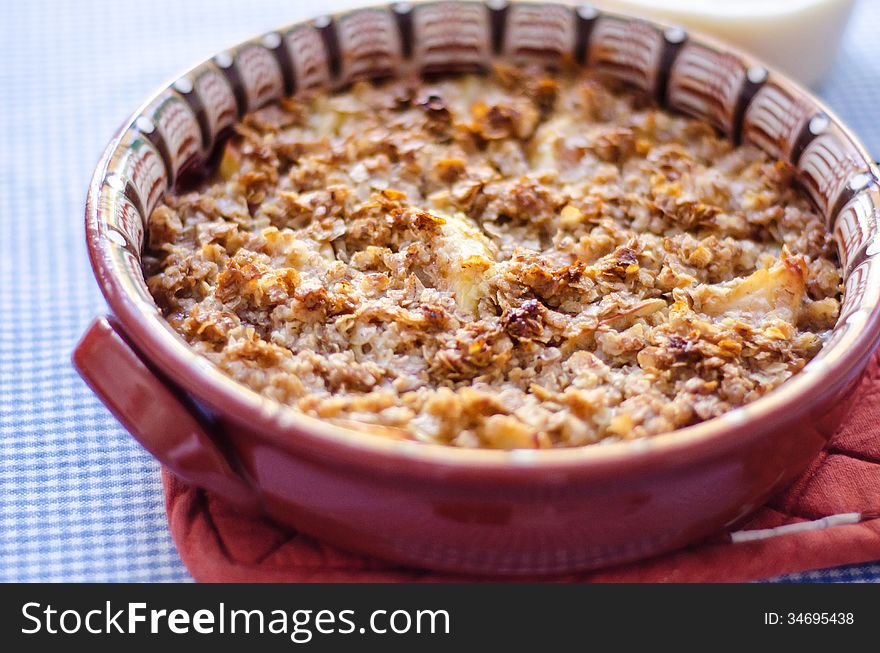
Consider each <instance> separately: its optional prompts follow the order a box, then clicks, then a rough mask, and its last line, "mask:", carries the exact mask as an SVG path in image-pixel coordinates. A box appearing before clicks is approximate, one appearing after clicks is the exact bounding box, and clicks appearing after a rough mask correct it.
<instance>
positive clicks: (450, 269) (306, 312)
mask: <svg viewBox="0 0 880 653" xmlns="http://www.w3.org/2000/svg"><path fill="white" fill-rule="evenodd" d="M145 273H146V275H147V279H148V285H149V288H150V291H151V292H152V294H153V296H154V297H155V299H156V301H157V303H158V305H159V306H160V307H161V309H162V310H163V313H164V315H165V316H166V318H167V320H168V321H169V322H170V324H171V325H172V326H173V327H174V328H175V329H176V330H177V331H178V332H179V333H180V334H181V335H182V336H183V337H184V338H185V339H186V340H187V341H188V342H189V343H190V344H191V345H192V346H193V347H194V348H195V349H196V350H197V351H199V352H200V353H201V354H203V355H204V356H206V357H207V358H209V359H210V360H211V361H213V362H214V363H215V364H216V365H217V366H218V367H219V368H220V369H221V370H223V371H224V372H225V373H226V374H228V375H230V376H231V377H233V378H234V379H236V380H237V381H239V382H241V383H243V384H245V385H246V386H249V387H250V388H252V389H253V390H255V391H257V392H259V393H260V394H262V395H264V396H266V397H269V398H272V399H275V400H277V401H279V402H282V403H284V404H287V405H289V406H292V407H294V408H296V409H298V410H300V411H302V412H304V413H307V414H309V415H312V416H316V417H319V418H322V419H324V420H327V421H330V422H333V423H335V424H338V425H342V426H345V427H349V428H354V429H358V430H361V431H364V432H368V433H375V434H379V435H382V436H387V437H392V438H407V439H414V440H418V441H424V442H434V443H441V444H447V445H454V446H461V447H491V448H502V449H512V448H533V447H540V448H545V447H564V446H578V445H586V444H592V443H597V442H602V441H613V440H620V439H623V440H626V439H632V438H641V437H646V436H652V435H656V434H660V433H666V432H668V431H672V430H674V429H677V428H680V427H684V426H687V425H690V424H694V423H697V422H701V421H703V420H707V419H710V418H712V417H716V416H718V415H721V414H722V413H724V412H725V411H728V410H730V409H732V408H734V407H737V406H741V405H743V404H746V403H748V402H750V401H753V400H754V399H757V398H758V397H760V396H762V395H764V394H766V393H767V392H769V391H771V390H772V389H774V388H775V387H777V386H778V385H779V384H780V383H782V382H784V381H785V380H786V379H788V378H789V377H790V376H791V375H792V374H795V373H796V372H797V371H798V370H800V369H801V368H802V367H803V366H804V365H805V364H806V362H807V361H809V360H810V358H812V357H813V356H814V355H815V354H816V353H817V351H818V350H819V349H820V347H821V346H822V344H823V341H824V340H825V338H826V337H827V335H828V333H829V331H830V329H831V328H832V326H833V325H834V322H835V319H836V317H837V314H838V310H839V305H838V297H839V292H840V281H841V279H840V272H839V268H838V264H837V260H836V255H835V251H834V245H833V241H832V240H831V238H830V236H829V235H828V233H827V231H826V229H825V226H824V223H823V221H822V219H821V218H820V216H819V214H818V213H817V212H816V211H815V210H814V209H813V208H812V207H811V205H810V204H809V202H808V201H807V199H806V197H805V196H804V195H803V194H802V192H801V191H800V190H799V189H798V188H797V187H796V185H795V184H794V172H793V170H792V168H791V167H790V166H789V165H787V164H785V163H782V162H779V161H773V160H771V159H769V158H768V157H767V156H766V155H764V154H763V153H762V152H760V151H759V150H757V149H756V148H754V147H751V146H740V147H736V146H734V145H732V144H731V143H730V142H728V141H727V140H724V139H723V138H721V137H719V136H718V135H717V134H716V133H715V132H714V131H713V129H712V128H711V127H709V126H708V125H707V124H705V123H703V122H699V121H696V120H692V119H689V118H685V117H681V116H676V115H673V114H670V113H668V112H666V111H664V110H661V109H658V108H657V107H656V106H655V105H654V104H652V103H651V102H649V101H648V100H647V99H646V98H644V97H641V96H638V95H634V94H633V93H631V92H629V91H626V90H624V89H622V88H615V87H614V85H613V84H612V83H611V82H609V81H607V80H602V79H600V78H598V77H596V76H595V75H592V74H585V73H580V72H578V73H575V72H568V73H564V74H559V75H555V76H550V75H548V74H547V73H544V72H540V71H537V70H522V69H518V68H513V67H497V68H496V69H495V70H494V71H493V73H492V74H491V75H488V76H462V77H456V78H451V79H446V80H441V81H422V80H417V79H409V80H395V81H390V82H385V83H382V84H376V85H374V84H371V83H366V82H362V83H358V84H356V85H355V86H353V87H352V88H351V89H350V90H348V91H346V92H342V93H338V94H328V93H324V92H312V93H308V94H305V95H300V96H298V97H296V98H295V99H287V100H284V101H282V102H280V103H277V104H274V105H271V106H268V107H266V108H264V109H261V110H259V111H257V112H255V113H252V114H250V115H248V116H247V117H246V118H245V119H244V120H243V121H242V123H241V124H240V125H238V126H237V128H236V133H235V135H234V136H233V138H232V139H231V140H230V141H229V142H228V144H227V146H226V149H225V151H224V153H223V155H222V160H221V161H220V165H219V173H218V176H217V177H216V178H214V179H213V180H211V181H210V182H208V183H205V184H203V185H202V186H201V187H200V188H199V189H198V190H197V191H193V192H187V193H180V194H176V195H171V196H169V197H167V198H166V200H165V203H164V204H163V205H161V206H160V207H159V208H157V209H156V210H155V211H154V213H153V214H152V217H151V220H150V229H149V251H148V255H147V256H146V257H145Z"/></svg>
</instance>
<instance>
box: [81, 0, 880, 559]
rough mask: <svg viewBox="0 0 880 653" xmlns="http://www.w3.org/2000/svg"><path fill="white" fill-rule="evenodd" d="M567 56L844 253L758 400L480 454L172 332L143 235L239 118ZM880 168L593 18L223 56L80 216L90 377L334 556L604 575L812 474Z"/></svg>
mask: <svg viewBox="0 0 880 653" xmlns="http://www.w3.org/2000/svg"><path fill="white" fill-rule="evenodd" d="M495 58H501V59H505V60H509V61H513V62H517V63H529V62H534V61H538V62H540V63H542V64H546V65H551V66H552V65H554V64H558V63H559V62H560V61H561V60H563V59H568V58H570V59H572V60H574V61H576V62H579V63H580V64H582V65H585V66H590V67H593V68H596V69H599V70H601V71H604V72H606V73H609V74H611V75H614V76H617V77H619V78H621V79H622V80H624V81H626V82H627V83H629V84H631V85H632V86H634V87H637V88H639V89H641V90H642V91H645V92H648V93H650V94H652V95H654V96H655V97H656V98H657V99H658V100H659V101H660V102H661V103H662V104H663V105H665V106H667V107H669V108H671V109H673V110H677V111H682V112H684V113H687V114H690V115H693V116H697V117H700V118H703V119H705V120H707V121H709V122H710V123H712V124H713V125H714V126H715V127H717V128H718V129H719V130H720V131H721V132H723V133H725V134H727V135H728V136H730V137H731V138H732V139H734V140H735V141H746V142H751V143H754V144H756V145H757V146H759V147H760V148H762V149H764V150H765V151H767V152H768V153H769V154H770V155H772V156H774V157H779V158H782V159H785V160H787V161H790V162H791V163H792V164H793V165H794V166H795V167H796V169H797V171H798V174H799V178H800V181H801V183H802V184H803V186H804V188H805V189H806V191H807V193H808V194H809V196H810V197H811V198H812V200H813V201H814V202H815V204H816V206H817V207H818V209H819V210H820V211H821V212H822V213H823V214H824V215H825V216H826V217H827V224H828V229H829V230H830V231H832V232H833V234H834V237H835V239H836V241H837V243H838V247H839V252H840V260H841V265H842V269H843V272H844V277H845V289H844V298H843V303H842V307H841V313H840V318H839V320H838V322H837V326H836V328H835V329H834V331H833V333H832V336H831V338H830V340H829V342H828V344H827V345H826V346H825V347H824V349H823V350H822V351H821V352H820V354H819V355H818V356H817V357H816V358H815V359H814V360H812V361H811V362H810V363H809V364H808V365H807V366H806V368H805V369H804V370H803V371H802V372H801V373H799V374H797V375H796V376H795V377H793V378H792V379H791V380H790V381H788V382H786V383H785V384H783V385H782V386H781V387H780V388H778V389H777V390H775V391H773V392H772V393H770V394H769V395H767V396H766V397H764V398H762V399H759V400H758V401H755V402H754V403H752V404H749V405H747V406H745V407H743V408H740V409H737V410H734V411H732V412H729V413H727V414H726V415H724V416H722V417H720V418H717V419H713V420H711V421H708V422H705V423H702V424H698V425H696V426H692V427H688V428H685V429H681V430H679V431H676V432H674V433H671V434H668V435H663V436H659V437H655V438H653V439H645V440H636V441H631V442H625V443H614V444H608V445H598V446H589V447H583V448H572V449H557V450H537V451H534V450H514V451H490V450H465V449H459V448H452V447H444V446H440V445H431V444H422V443H416V442H411V441H402V440H401V441H398V440H387V439H382V438H378V437H368V436H365V435H363V434H359V433H356V432H354V431H348V430H345V429H342V428H339V427H335V426H331V425H329V424H327V423H324V422H321V421H319V420H316V419H313V418H310V417H306V416H304V415H302V414H300V413H298V412H296V411H294V410H292V409H290V408H285V407H283V406H281V405H280V404H277V403H274V402H272V401H269V400H267V399H265V398H262V397H260V396H259V395H257V394H255V393H254V392H252V391H250V390H248V389H246V388H244V387H242V386H240V385H238V384H236V383H235V382H233V381H232V380H230V379H229V378H227V377H226V376H225V375H223V374H222V373H221V372H220V371H219V370H217V369H216V368H214V367H213V366H212V365H211V364H210V363H209V362H208V361H207V360H206V359H204V358H202V357H201V356H199V355H198V354H197V353H195V352H194V351H193V350H191V349H190V348H189V347H188V345H187V344H186V343H185V342H184V340H183V339H182V338H180V337H179V336H178V335H177V334H176V333H175V332H174V331H173V330H172V329H171V328H170V327H169V326H168V325H167V324H166V322H165V321H164V319H163V318H162V316H161V315H160V313H159V311H158V310H157V308H156V305H155V304H154V302H153V300H152V298H151V296H150V294H149V292H148V291H147V288H146V285H145V283H144V278H143V274H142V272H141V265H140V255H141V250H142V248H143V245H144V234H145V225H146V222H147V220H148V216H149V215H150V213H151V211H152V209H153V208H154V207H155V206H156V204H157V202H159V200H160V199H161V198H162V196H163V194H164V193H165V192H166V191H167V190H169V189H171V188H174V187H175V186H176V185H177V184H179V183H180V180H181V179H186V178H187V177H188V176H190V175H193V174H199V173H201V172H203V171H204V170H205V169H206V168H209V167H210V166H211V165H212V162H214V161H216V157H215V154H216V152H217V151H218V146H219V145H220V144H221V143H222V142H223V140H224V138H225V136H226V135H227V134H228V133H229V128H230V127H231V126H232V124H233V123H234V122H235V121H236V120H237V119H238V118H239V117H240V116H241V115H243V113H244V112H245V111H248V110H253V109H255V108H257V107H260V106H262V105H264V104H266V103H267V102H271V101H272V100H274V99H276V98H279V97H281V96H283V95H284V94H289V93H295V92H296V91H297V90H299V89H303V88H306V87H311V86H316V85H327V86H331V87H342V86H345V85H346V84H348V83H349V82H351V81H352V80H354V79H358V78H364V77H388V76H394V75H397V74H401V73H409V72H413V71H418V72H422V73H431V74H435V73H443V72H458V71H473V70H485V69H486V68H487V67H488V66H489V65H490V63H491V62H492V60H493V59H495ZM878 207H880V188H878V170H877V169H876V167H875V166H874V164H873V163H872V162H871V160H870V158H869V157H868V155H867V153H866V152H865V150H864V148H863V147H862V146H861V145H860V144H859V142H858V141H857V140H856V139H855V138H854V136H853V135H852V134H851V133H850V132H849V131H848V130H847V128H846V127H845V126H843V125H842V124H841V123H840V122H839V120H838V119H837V118H836V117H835V116H834V115H833V114H832V113H831V112H830V111H829V110H828V109H827V108H826V107H824V106H823V105H822V104H821V103H820V102H819V101H818V100H817V99H816V98H815V97H813V96H812V95H810V94H809V93H808V92H806V91H805V90H804V89H803V88H801V87H800V86H798V85H796V84H795V83H793V82H791V81H789V80H788V79H787V78H785V77H784V76H782V75H780V74H777V73H775V72H774V71H772V70H768V68H767V67H765V66H764V65H763V64H762V63H760V62H758V61H755V60H753V59H752V58H750V57H749V56H746V55H743V54H741V53H738V52H737V51H734V50H732V49H730V48H729V47H727V46H725V45H723V44H720V43H718V42H715V41H712V40H709V39H706V38H704V37H700V36H698V35H695V34H688V33H687V32H686V31H684V30H683V29H681V28H678V27H675V26H668V25H663V24H658V23H654V22H650V21H646V20H641V19H638V18H633V17H627V16H623V15H617V14H609V13H602V12H599V11H597V10H595V9H593V8H591V7H586V6H580V7H572V6H570V5H556V4H537V3H528V4H526V3H522V4H520V3H514V2H511V3H507V2H488V3H481V2H455V1H452V2H428V3H419V4H409V3H400V4H396V5H392V6H381V7H369V8H363V9H356V10H352V11H348V12H346V13H342V14H338V15H334V16H331V17H328V16H323V17H319V18H317V19H315V20H311V21H307V22H303V23H299V24H296V25H292V26H288V27H284V28H282V29H279V30H277V31H274V32H270V33H268V34H263V35H260V36H258V37H256V38H255V39H253V40H251V41H247V42H245V43H243V44H241V45H239V46H237V47H235V48H233V49H230V50H228V51H224V52H221V53H219V54H217V55H216V56H214V57H212V58H211V59H209V60H208V61H205V62H204V63H202V64H201V65H199V66H197V67H195V68H193V69H191V70H189V71H187V72H186V73H184V74H182V75H180V76H179V77H178V78H177V79H176V80H175V81H174V82H173V83H171V84H169V85H168V86H167V87H165V88H163V89H162V90H161V91H159V92H158V93H157V94H156V95H154V96H153V97H151V98H150V99H148V100H147V101H146V102H145V103H144V104H143V106H142V107H141V108H139V109H138V110H137V111H136V112H135V113H134V114H133V115H132V116H131V118H130V119H129V120H128V121H126V123H125V124H124V126H123V127H122V128H121V129H120V130H119V131H118V133H117V134H116V135H115V136H114V138H113V139H112V141H111V142H110V143H109V145H108V146H107V149H106V151H105V152H104V155H103V157H102V158H101V161H100V163H99V164H98V167H97V169H96V171H95V174H94V178H93V180H92V183H91V186H90V189H89V194H88V202H87V205H86V214H85V217H86V234H87V239H88V249H89V254H90V256H91V261H92V265H93V267H94V271H95V276H96V278H97V281H98V284H99V285H100V287H101V290H102V291H103V293H104V295H105V297H106V299H107V303H108V305H109V308H110V311H111V314H110V315H108V316H107V317H101V318H99V319H97V320H96V321H95V322H94V323H93V324H92V325H91V327H90V328H89V329H88V331H87V332H86V334H85V335H84V337H83V339H82V341H81V342H80V343H79V344H78V345H77V348H76V351H75V352H74V357H73V358H74V363H75V365H76V367H77V369H78V370H79V371H80V373H81V374H82V376H83V377H84V378H85V379H86V381H87V382H88V384H89V385H90V386H91V387H92V389H93V390H94V391H95V392H96V393H97V394H98V395H99V396H100V397H101V399H102V400H103V401H104V403H105V404H106V405H107V406H108V407H109V408H110V410H111V411H112V412H113V413H114V414H115V415H116V416H117V417H118V418H119V420H120V421H121V422H122V424H123V425H124V426H125V427H126V428H127V429H128V430H129V431H130V432H131V433H132V435H133V436H134V437H135V438H137V440H138V441H139V442H140V443H141V444H142V445H143V446H144V447H145V448H146V449H147V450H149V451H150V452H151V453H152V454H153V455H154V456H156V457H157V458H158V459H159V460H160V461H161V462H162V463H163V464H164V465H166V466H167V467H168V468H170V469H171V470H172V471H173V472H174V473H175V474H177V475H178V476H179V477H181V478H182V479H185V480H186V481H189V482H190V483H193V484H196V485H199V486H201V487H204V488H206V489H207V490H209V491H211V492H213V493H214V494H215V495H217V496H220V497H224V498H226V499H228V500H229V501H231V502H234V503H235V504H237V505H238V506H240V507H241V508H242V509H243V510H246V511H252V512H261V513H265V514H267V515H270V516H271V517H273V518H274V519H276V520H278V521H281V522H284V523H287V524H290V525H292V526H294V527H296V528H298V529H300V530H301V531H303V532H305V533H308V534H311V535H314V536H316V537H318V538H322V539H324V540H326V541H327V542H331V543H333V544H336V545H338V546H341V547H344V548H347V549H351V550H356V551H360V552H364V553H368V554H372V555H376V556H379V557H382V558H385V559H389V560H394V561H397V562H401V563H406V564H410V565H416V566H420V567H428V568H435V569H442V570H450V571H457V572H471V573H492V574H548V573H554V572H562V571H570V570H575V569H587V568H595V567H599V566H603V565H608V564H612V563H617V562H622V561H627V560H633V559H636V558H641V557H646V556H649V555H653V554H657V553H660V552H663V551H668V550H671V549H675V548H677V547H681V546H683V545H686V544H688V543H690V542H693V541H695V540H698V539H700V538H703V537H705V536H708V535H710V534H713V533H715V532H717V531H719V530H722V529H725V528H728V527H730V526H731V525H734V524H735V523H736V522H738V521H740V520H741V519H743V518H744V517H745V516H746V515H748V514H749V513H750V512H751V511H753V510H754V509H755V508H756V507H758V506H760V505H761V504H762V503H763V502H764V501H766V500H767V498H768V497H770V495H771V494H772V493H773V492H775V491H776V490H778V489H779V488H780V487H782V486H784V485H785V484H786V483H787V482H789V481H790V480H791V479H792V478H793V477H794V476H795V475H796V474H798V473H799V472H800V471H801V470H803V469H804V468H805V466H806V465H807V464H808V463H809V461H810V460H811V459H812V458H813V457H814V456H815V455H816V454H817V453H818V452H819V450H820V449H821V448H822V447H823V445H824V444H825V442H827V440H828V439H829V437H830V436H831V435H832V433H833V432H834V430H835V428H836V427H837V425H838V424H839V423H840V422H841V420H842V419H843V418H844V416H845V415H846V413H847V406H848V401H849V399H850V397H851V395H852V390H853V388H854V385H855V384H856V382H857V381H858V379H859V377H860V376H861V374H862V371H863V369H864V367H865V365H866V363H867V361H868V359H869V357H870V356H871V354H872V352H873V350H874V348H875V345H876V343H877V340H878V334H880V326H878V320H880V309H878V299H880V259H878V252H880V247H878V237H877V214H878Z"/></svg>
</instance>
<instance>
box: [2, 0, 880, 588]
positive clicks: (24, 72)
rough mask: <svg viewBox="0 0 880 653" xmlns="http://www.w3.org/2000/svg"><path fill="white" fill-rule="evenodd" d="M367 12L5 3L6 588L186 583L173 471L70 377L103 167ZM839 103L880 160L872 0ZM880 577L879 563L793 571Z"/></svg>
mask: <svg viewBox="0 0 880 653" xmlns="http://www.w3.org/2000/svg"><path fill="white" fill-rule="evenodd" d="M349 4H356V2H327V1H326V0H325V1H324V2H322V3H317V4H314V3H307V2H301V1H300V0H259V1H256V0H250V1H248V2H242V1H241V0H231V1H230V0H185V1H183V2H181V1H180V0H150V1H149V2H134V1H129V2H125V1H122V0H88V1H86V0H83V1H81V2H61V1H57V2H52V1H50V0H29V1H28V2H4V3H2V7H0V270H2V271H0V581H185V580H188V579H189V575H188V573H187V571H186V569H185V568H184V567H183V565H182V564H181V562H180V560H179V558H178V556H177V553H176V551H175V549H174V545H173V543H172V542H171V538H170V535H169V533H168V527H167V523H166V520H165V513H164V506H163V501H162V487H161V482H160V477H159V466H158V464H157V463H156V462H155V461H154V460H153V459H152V458H151V457H150V456H149V455H148V454H146V453H145V452H144V451H143V450H141V449H140V448H139V447H138V446H137V445H136V444H135V443H134V441H133V440H132V439H131V438H130V437H129V436H128V435H127V434H126V433H125V432H124V431H123V430H122V429H121V428H120V426H119V425H118V424H117V423H116V421H115V420H114V419H113V418H112V417H110V415H109V414H108V413H107V411H106V410H105V409H104V407H103V406H102V405H101V404H100V403H99V402H98V400H97V399H96V398H95V397H94V396H93V395H92V394H91V392H90V391H89V390H88V389H87V388H86V386H85V385H84V384H83V383H82V382H81V381H80V379H79V377H78V376H77V375H76V373H75V372H74V371H73V369H72V368H71V366H70V363H69V358H70V352H71V349H72V348H73V345H74V343H75V342H76V340H77V339H78V337H79V336H80V334H81V333H82V331H83V330H84V329H85V327H86V325H87V324H88V323H89V321H90V319H91V318H92V317H93V316H94V315H96V314H99V313H102V312H104V311H105V310H106V306H105V304H104V302H103V300H102V298H101V296H100V293H99V292H98V289H97V286H96V285H95V282H94V280H93V278H92V273H91V269H90V267H89V264H88V259H87V256H86V250H85V244H84V238H83V226H82V212H83V205H84V201H85V193H86V188H87V186H88V182H89V178H90V176H91V173H92V169H93V167H94V165H95V163H96V161H97V159H98V157H99V155H100V153H101V151H102V148H103V147H104V145H105V143H106V142H107V140H108V139H109V138H110V136H111V135H112V133H113V131H114V130H115V129H116V127H117V126H118V125H119V124H120V123H121V121H122V120H123V119H124V118H125V117H126V116H127V115H128V113H129V112H130V111H132V110H133V109H134V108H135V107H136V106H137V105H138V104H139V103H140V102H141V101H142V100H143V99H144V98H145V97H146V96H147V95H148V94H150V93H151V92H152V91H153V90H154V89H156V88H157V87H158V86H159V85H161V84H162V83H163V82H164V81H165V80H168V79H170V78H171V77H172V76H173V75H174V74H175V73H178V72H180V71H182V70H183V69H185V68H186V67H188V66H189V65H191V64H193V63H195V62H197V61H199V60H201V59H203V58H205V57H207V56H209V55H211V54H212V53H214V52H216V51H218V50H220V49H221V48H223V47H226V46H228V45H231V44H233V43H235V42H237V41H239V40H242V39H244V38H247V37H249V36H251V35H253V34H255V33H259V32H260V31H266V30H269V29H272V28H273V27H276V26H277V25H280V24H283V23H287V22H292V21H294V20H297V19H300V18H304V17H306V16H308V15H309V14H312V13H314V12H316V11H327V10H328V9H330V8H331V7H336V6H345V5H349ZM856 12H857V13H856V15H855V16H854V18H853V21H852V23H851V26H850V34H851V37H852V38H851V39H850V41H849V44H848V45H847V46H846V48H845V49H844V50H843V52H841V54H840V56H839V58H838V60H837V62H836V65H835V67H834V70H833V72H832V74H831V76H830V78H829V79H830V81H829V82H827V83H826V84H825V86H824V87H822V88H821V89H820V91H821V93H822V95H823V96H824V97H825V98H826V99H827V100H828V102H829V103H830V104H831V106H832V107H833V108H834V109H836V110H837V111H838V112H839V113H840V114H841V115H842V116H843V118H844V119H845V120H846V121H847V122H848V123H849V124H850V125H851V126H852V127H853V128H854V129H855V131H856V132H857V133H858V134H859V135H860V136H861V137H862V138H863V139H864V141H865V142H866V143H867V145H868V146H869V148H871V149H872V150H873V151H874V152H875V153H878V154H877V155H878V156H880V125H878V124H877V122H876V115H877V114H876V112H877V107H878V106H880V45H876V43H877V42H876V38H875V36H876V33H877V31H878V30H880V2H874V1H873V0H870V1H869V0H862V2H861V3H860V5H859V7H858V8H857V10H856ZM789 579H790V580H804V581H875V582H876V581H880V563H875V564H869V565H860V566H850V567H844V568H839V569H833V570H825V571H818V572H811V573H807V574H801V575H798V576H796V577H790V578H789Z"/></svg>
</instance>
